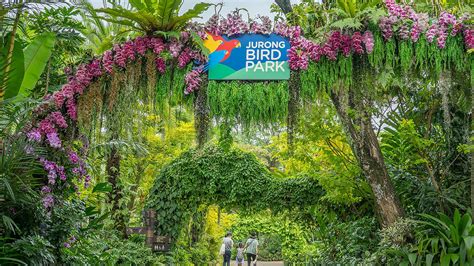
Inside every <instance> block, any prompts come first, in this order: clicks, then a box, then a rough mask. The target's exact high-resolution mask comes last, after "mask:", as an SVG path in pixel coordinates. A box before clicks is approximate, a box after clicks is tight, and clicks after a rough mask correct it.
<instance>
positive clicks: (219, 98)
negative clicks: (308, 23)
mask: <svg viewBox="0 0 474 266" xmlns="http://www.w3.org/2000/svg"><path fill="white" fill-rule="evenodd" d="M207 93H208V98H209V107H210V111H211V115H212V116H215V117H217V118H222V119H225V120H230V121H234V119H235V121H236V122H237V123H240V124H242V125H243V126H245V127H249V126H251V125H252V126H254V125H262V124H267V125H268V124H272V123H281V122H283V121H285V118H286V115H287V113H288V97H289V95H288V83H287V82H285V81H282V82H274V81H269V82H240V81H230V82H217V81H209V85H208V88H207Z"/></svg>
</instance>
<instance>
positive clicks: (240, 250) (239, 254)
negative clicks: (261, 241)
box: [235, 242, 244, 266]
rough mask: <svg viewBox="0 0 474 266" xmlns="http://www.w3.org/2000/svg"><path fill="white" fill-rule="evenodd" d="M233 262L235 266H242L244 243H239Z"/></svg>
mask: <svg viewBox="0 0 474 266" xmlns="http://www.w3.org/2000/svg"><path fill="white" fill-rule="evenodd" d="M235 262H236V263H237V266H243V265H244V243H242V242H239V246H238V247H237V255H236V256H235Z"/></svg>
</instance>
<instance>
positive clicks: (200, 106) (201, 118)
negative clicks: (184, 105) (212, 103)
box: [194, 76, 210, 148]
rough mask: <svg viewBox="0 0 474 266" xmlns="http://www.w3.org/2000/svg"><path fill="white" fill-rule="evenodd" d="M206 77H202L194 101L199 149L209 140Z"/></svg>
mask: <svg viewBox="0 0 474 266" xmlns="http://www.w3.org/2000/svg"><path fill="white" fill-rule="evenodd" d="M207 84H208V80H207V76H203V82H202V85H201V88H199V90H198V92H197V95H196V99H195V101H194V127H195V129H196V138H197V144H198V147H199V148H201V147H202V146H204V144H205V143H206V142H207V140H208V138H209V120H210V118H209V103H208V99H207Z"/></svg>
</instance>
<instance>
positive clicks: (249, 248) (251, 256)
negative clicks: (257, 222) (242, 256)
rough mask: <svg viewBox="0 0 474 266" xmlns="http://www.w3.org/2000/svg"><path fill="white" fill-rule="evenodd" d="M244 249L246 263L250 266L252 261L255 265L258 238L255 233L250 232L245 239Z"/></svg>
mask: <svg viewBox="0 0 474 266" xmlns="http://www.w3.org/2000/svg"><path fill="white" fill-rule="evenodd" d="M244 250H245V253H246V254H247V265H248V266H250V265H251V264H252V263H253V265H254V266H256V265H257V254H258V240H257V234H256V233H252V234H251V235H250V238H249V239H247V242H246V243H245V247H244Z"/></svg>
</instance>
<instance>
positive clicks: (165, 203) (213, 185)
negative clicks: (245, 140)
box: [146, 146, 323, 239]
mask: <svg viewBox="0 0 474 266" xmlns="http://www.w3.org/2000/svg"><path fill="white" fill-rule="evenodd" d="M249 186H251V188H252V189H251V190H250V191H249V189H248V187H249ZM322 195H323V192H322V190H321V189H320V188H319V185H318V184H317V183H316V182H315V181H313V180H311V179H308V178H306V177H300V178H289V179H278V178H275V177H273V176H272V175H271V174H270V173H269V172H268V170H267V169H265V168H264V167H263V166H262V165H261V163H260V162H258V161H257V160H256V158H255V157H254V156H253V155H252V154H248V153H245V152H242V151H239V150H237V149H232V150H230V151H228V152H225V151H224V150H222V149H221V148H219V147H215V146H206V147H204V148H203V149H198V150H190V151H188V152H185V153H183V154H182V155H181V156H180V157H179V158H178V159H176V160H174V161H173V162H171V163H170V164H169V165H168V166H166V167H164V168H163V170H162V171H161V172H160V174H159V175H158V177H157V178H156V180H155V184H154V187H153V188H152V189H151V191H150V194H149V198H148V200H147V204H146V207H147V208H153V209H156V212H157V222H156V223H157V233H158V234H162V235H170V236H171V237H172V238H173V239H176V238H177V236H178V235H179V232H180V230H181V229H182V228H183V224H186V223H187V222H188V221H189V219H190V217H191V215H192V214H193V213H195V212H196V211H197V210H198V208H199V207H200V206H203V205H204V206H206V205H210V204H218V205H219V206H221V207H223V208H225V209H229V210H232V209H240V210H242V211H244V212H251V211H257V210H265V209H267V208H271V209H272V210H273V211H282V210H285V209H297V208H304V207H305V206H308V205H311V204H314V203H315V202H317V200H318V199H319V198H320V197H321V196H322ZM242 199H245V200H242Z"/></svg>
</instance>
